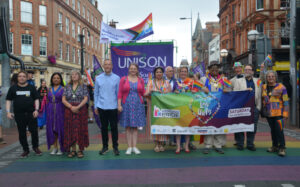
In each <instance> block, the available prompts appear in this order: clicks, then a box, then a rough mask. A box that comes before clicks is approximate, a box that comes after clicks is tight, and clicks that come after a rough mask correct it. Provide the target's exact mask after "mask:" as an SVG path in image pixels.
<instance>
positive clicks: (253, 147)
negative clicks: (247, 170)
mask: <svg viewBox="0 0 300 187" xmlns="http://www.w3.org/2000/svg"><path fill="white" fill-rule="evenodd" d="M247 149H248V150H249V151H256V148H255V146H251V147H247Z"/></svg>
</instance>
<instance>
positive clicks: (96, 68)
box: [91, 55, 104, 81]
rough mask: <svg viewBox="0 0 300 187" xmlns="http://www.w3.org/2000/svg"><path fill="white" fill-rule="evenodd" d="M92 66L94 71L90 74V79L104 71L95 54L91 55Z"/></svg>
mask: <svg viewBox="0 0 300 187" xmlns="http://www.w3.org/2000/svg"><path fill="white" fill-rule="evenodd" d="M93 66H94V72H93V73H92V74H91V75H92V79H93V80H94V81H95V80H96V77H97V76H98V75H100V74H101V73H103V72H104V71H103V69H102V67H101V65H100V62H99V61H98V59H97V57H96V56H95V55H93Z"/></svg>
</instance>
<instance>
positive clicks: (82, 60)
mask: <svg viewBox="0 0 300 187" xmlns="http://www.w3.org/2000/svg"><path fill="white" fill-rule="evenodd" d="M84 29H85V30H86V31H87V32H88V36H89V37H90V31H89V29H88V28H87V27H83V28H82V29H81V34H79V42H80V48H81V49H80V65H81V69H80V73H81V75H83V72H84V70H83V62H84V59H83V53H84V48H83V39H84V35H83V30H84Z"/></svg>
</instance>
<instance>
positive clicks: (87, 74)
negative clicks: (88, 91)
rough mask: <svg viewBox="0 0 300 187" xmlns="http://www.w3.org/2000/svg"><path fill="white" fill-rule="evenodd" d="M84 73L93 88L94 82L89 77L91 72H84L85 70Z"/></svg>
mask: <svg viewBox="0 0 300 187" xmlns="http://www.w3.org/2000/svg"><path fill="white" fill-rule="evenodd" d="M84 71H85V74H86V77H87V79H88V81H89V83H90V85H91V86H92V87H94V81H93V80H92V77H91V71H90V70H86V69H85V70H84Z"/></svg>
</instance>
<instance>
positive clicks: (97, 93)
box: [94, 79, 99, 115]
mask: <svg viewBox="0 0 300 187" xmlns="http://www.w3.org/2000/svg"><path fill="white" fill-rule="evenodd" d="M98 97H99V85H98V82H97V79H96V81H95V89H94V109H95V113H96V114H97V115H98V110H97V106H96V105H97V102H98Z"/></svg>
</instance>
